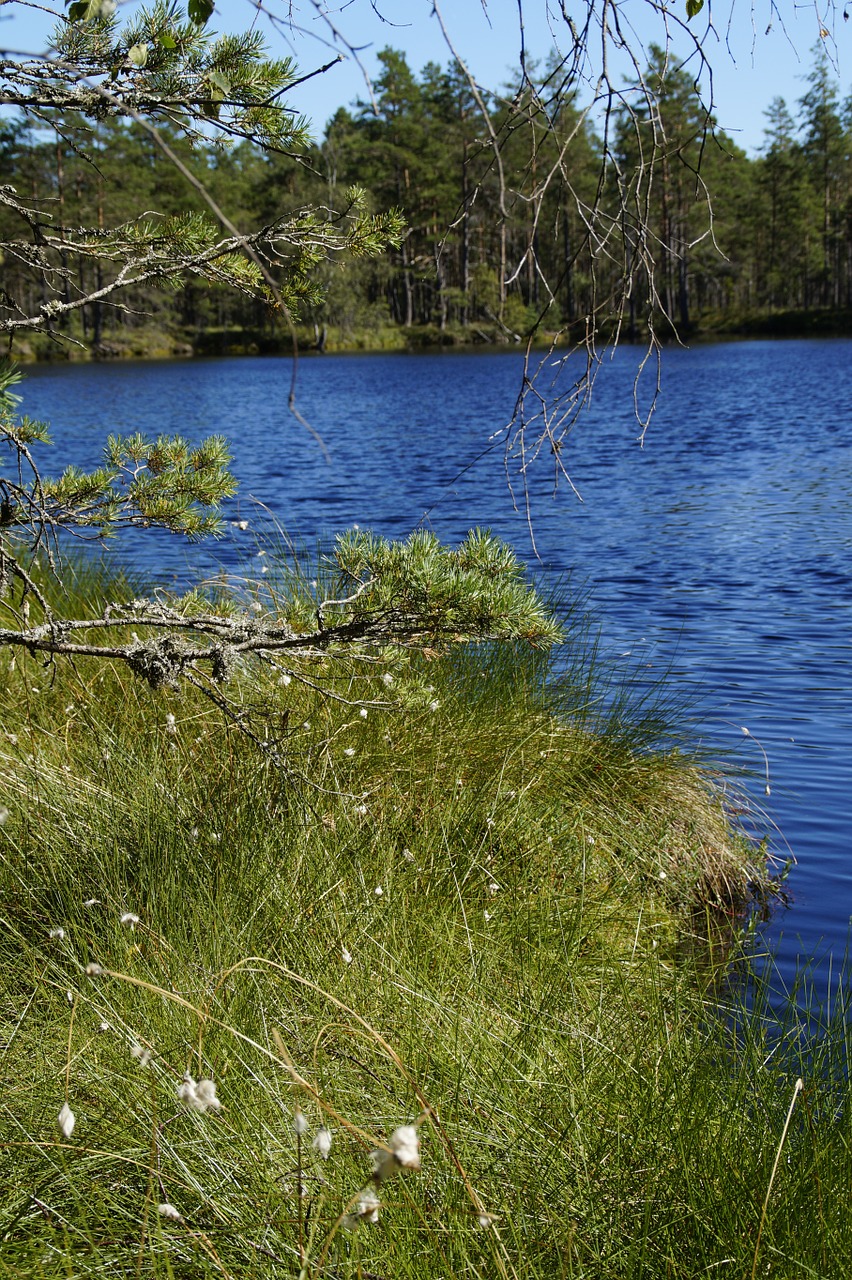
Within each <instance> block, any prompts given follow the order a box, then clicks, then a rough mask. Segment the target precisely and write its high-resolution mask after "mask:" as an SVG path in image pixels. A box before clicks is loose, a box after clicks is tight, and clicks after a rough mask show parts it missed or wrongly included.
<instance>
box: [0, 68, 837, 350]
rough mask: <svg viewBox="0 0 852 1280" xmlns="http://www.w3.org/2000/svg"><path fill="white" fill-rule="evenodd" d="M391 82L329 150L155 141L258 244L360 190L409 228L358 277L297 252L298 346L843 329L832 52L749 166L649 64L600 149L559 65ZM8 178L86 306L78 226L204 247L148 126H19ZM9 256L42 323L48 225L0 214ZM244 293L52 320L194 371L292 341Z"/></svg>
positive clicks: (164, 292) (695, 101)
mask: <svg viewBox="0 0 852 1280" xmlns="http://www.w3.org/2000/svg"><path fill="white" fill-rule="evenodd" d="M380 64H381V73H380V74H379V76H378V77H377V78H376V80H375V82H374V85H373V89H374V94H373V101H370V102H366V101H364V102H361V101H359V102H356V103H355V104H353V106H352V108H351V109H349V110H347V109H340V110H338V111H337V113H336V114H335V115H334V117H333V118H332V119H331V121H330V122H329V124H328V126H327V128H326V131H325V135H324V137H323V138H322V141H321V142H319V143H313V144H311V145H310V146H308V147H307V148H306V149H305V150H302V149H299V151H298V154H296V153H295V151H291V152H290V153H287V151H286V150H277V151H276V150H275V149H269V150H261V149H259V148H257V147H255V146H253V145H252V144H251V143H249V142H244V141H243V142H239V143H238V144H231V145H227V144H226V145H224V146H223V145H222V144H221V143H218V144H214V143H213V142H212V141H211V142H210V143H209V144H207V143H206V142H205V141H204V140H203V139H202V140H201V141H198V140H196V141H195V142H194V143H191V142H190V141H188V140H187V139H186V138H185V137H184V136H183V135H182V134H181V132H180V130H179V128H178V127H174V128H173V129H172V130H171V131H170V130H169V126H168V125H166V126H163V129H162V130H161V132H163V131H165V133H166V135H167V137H168V141H169V145H170V146H171V147H172V149H173V150H174V151H175V153H176V154H177V155H178V156H179V158H180V159H181V160H182V162H183V164H184V165H185V166H186V167H187V168H188V169H189V170H191V172H192V174H193V175H194V176H195V177H196V178H197V179H198V180H199V181H200V182H201V183H203V184H204V186H205V187H206V189H207V191H208V192H209V193H210V195H212V197H213V198H214V200H215V201H217V202H218V203H219V204H221V206H222V207H223V208H225V209H227V211H228V216H229V217H230V218H231V219H232V221H233V223H234V224H236V225H237V226H238V227H240V229H241V230H243V231H244V232H246V231H249V230H252V229H257V228H261V227H264V226H268V225H269V224H271V223H272V222H274V221H275V219H276V218H280V217H281V215H282V211H283V212H284V213H285V214H288V215H290V216H291V217H292V218H293V219H295V220H296V222H297V223H298V222H299V220H302V222H303V223H304V220H305V219H314V220H317V219H319V220H320V221H323V220H324V221H325V223H326V224H327V225H326V230H328V228H329V227H332V226H334V225H335V224H337V223H338V222H339V221H340V220H341V219H342V218H343V217H344V216H345V215H346V212H347V210H348V209H351V207H352V203H353V198H356V199H357V196H356V194H355V193H356V192H362V193H364V196H365V199H366V202H367V207H368V208H370V209H373V210H376V211H389V210H397V211H399V213H401V215H402V218H403V220H404V224H405V229H404V232H403V233H402V234H401V236H400V237H399V242H398V244H396V245H392V246H391V247H389V248H387V249H386V251H385V252H383V253H382V254H380V255H378V256H370V254H368V253H365V254H363V255H360V256H359V254H358V253H357V245H356V246H355V250H356V251H355V252H354V253H352V254H348V255H347V256H346V258H345V260H343V259H342V258H341V259H340V260H335V259H334V258H333V257H332V256H330V255H328V254H326V253H324V252H322V251H320V252H318V253H317V255H316V257H315V258H313V259H311V261H310V262H309V263H308V264H307V268H306V269H304V270H302V269H301V267H299V266H297V267H296V269H295V270H294V264H293V259H292V257H290V258H288V257H287V254H286V248H285V250H284V252H283V253H282V254H281V256H280V260H279V262H278V271H279V273H280V278H281V279H282V281H284V280H286V282H287V290H288V295H287V296H288V306H289V307H290V308H291V310H292V315H293V319H294V320H295V321H296V323H297V326H298V332H299V337H300V341H301V342H302V343H303V345H306V346H311V345H315V346H319V347H320V348H322V347H324V346H325V345H326V343H328V345H329V346H330V347H332V346H339V347H345V346H350V347H358V346H362V347H364V346H368V347H369V346H374V347H376V346H394V345H407V346H425V345H431V344H438V345H440V344H452V343H455V342H495V341H497V342H500V341H503V342H506V341H519V340H520V339H522V338H525V337H527V336H528V335H530V334H534V333H537V334H541V335H542V337H545V338H548V339H552V338H553V337H554V336H555V335H556V336H558V335H565V336H566V337H567V338H570V339H572V340H576V339H577V338H578V337H581V336H582V333H583V330H584V328H588V327H589V326H590V325H594V326H597V327H599V328H600V331H601V332H602V334H603V335H604V336H606V335H607V328H608V329H609V331H610V332H614V330H615V327H616V326H617V327H618V330H619V334H620V336H621V338H627V339H628V340H639V339H642V340H644V339H645V337H646V336H647V334H648V333H649V332H651V331H652V332H653V333H654V334H655V335H656V337H657V338H658V339H659V340H662V341H665V340H666V338H667V337H671V336H673V334H674V333H675V332H677V333H678V334H680V335H681V336H689V335H693V334H696V333H701V332H707V333H714V332H737V331H743V332H754V331H763V332H779V333H783V332H806V333H807V332H845V331H848V328H849V323H850V313H851V312H852V93H851V94H849V95H848V96H847V97H846V98H845V100H844V99H842V97H841V94H840V92H839V89H838V81H837V79H836V77H835V75H834V71H833V68H832V66H831V64H830V62H829V60H828V58H827V56H826V54H825V51H824V50H823V49H822V48H817V49H816V50H814V54H813V59H812V66H811V70H810V72H809V73H808V74H807V75H806V76H803V90H804V91H803V94H802V96H801V97H800V98H799V99H798V101H797V102H795V103H793V104H792V105H790V104H788V103H787V102H785V101H784V99H782V98H776V99H774V100H773V101H772V102H771V103H770V104H769V105H768V106H767V108H766V109H765V111H764V113H763V114H764V117H765V121H766V124H765V130H764V140H763V144H762V146H761V148H760V150H759V153H758V155H756V156H755V157H749V156H747V155H746V154H745V152H744V151H743V150H742V149H741V148H739V147H738V146H737V145H736V143H735V142H734V141H733V140H732V139H731V138H730V137H728V136H726V135H725V133H724V132H722V131H721V130H720V129H718V128H717V126H716V123H715V120H714V118H713V116H712V115H710V114H708V112H707V111H706V109H705V107H704V106H703V104H702V99H701V96H700V92H699V90H698V88H697V86H696V85H695V83H694V82H693V79H692V77H691V75H690V74H689V73H688V72H687V71H686V70H684V69H683V68H678V67H677V66H676V65H675V64H674V63H673V62H672V61H671V60H670V59H669V60H667V59H666V57H665V55H664V53H663V51H662V50H661V49H658V48H655V47H652V48H651V51H650V65H649V66H648V69H647V72H646V78H647V80H648V82H649V83H651V84H652V85H653V86H654V88H655V89H656V90H658V91H659V94H658V99H657V102H658V108H657V109H658V112H659V118H656V119H655V118H652V116H651V114H650V113H649V112H648V110H647V109H643V107H642V105H641V104H640V106H639V107H636V106H634V105H631V104H629V103H627V102H626V101H625V103H624V104H622V106H621V107H620V108H619V109H618V111H617V112H616V116H617V119H616V125H615V128H614V130H611V131H610V134H609V144H608V145H607V146H606V147H604V145H603V143H602V141H601V139H600V137H599V136H598V134H597V133H596V131H595V127H594V124H593V117H592V113H590V112H586V111H584V110H583V109H582V104H581V103H580V102H579V101H578V100H577V99H576V98H572V96H571V95H570V94H566V93H565V86H564V84H563V83H562V77H563V76H564V72H563V71H561V70H560V66H561V64H560V63H559V62H558V61H557V60H555V59H554V64H553V66H552V67H548V66H543V67H539V69H538V71H537V72H535V73H534V74H533V75H531V76H529V75H528V76H527V78H526V79H525V80H524V81H519V82H518V86H517V88H516V89H513V87H512V86H511V85H510V86H508V87H503V88H502V89H501V90H500V91H499V92H497V91H495V92H491V93H486V92H485V91H480V90H477V89H476V87H475V86H473V85H472V84H471V82H470V81H469V80H468V79H467V78H466V77H465V76H464V74H463V73H462V72H461V71H460V70H459V68H458V67H456V66H450V67H447V68H442V67H440V66H438V65H437V64H435V63H430V64H427V65H426V66H425V67H424V68H423V69H422V71H421V72H420V73H419V74H417V73H415V72H414V71H413V70H412V68H411V67H410V65H409V63H408V61H407V60H406V57H405V56H404V55H403V54H402V53H400V52H397V51H395V50H393V49H390V48H388V49H385V50H384V51H383V52H382V53H381V55H380ZM527 70H529V69H527ZM619 112H620V114H619ZM661 137H662V138H664V139H665V146H664V147H663V148H662V150H661V152H660V153H659V154H655V155H654V157H653V160H652V161H651V162H648V160H647V155H648V154H650V153H651V152H652V147H651V143H652V141H657V140H658V139H659V138H661ZM0 163H2V170H3V173H4V180H5V181H6V182H7V183H9V184H11V186H13V187H14V188H15V190H16V192H17V198H18V199H19V200H20V201H21V202H23V204H26V199H27V195H28V193H31V192H32V193H35V192H37V191H39V192H44V191H45V190H46V189H47V190H49V191H50V192H52V212H51V215H50V216H51V219H52V228H53V230H54V232H55V233H58V235H59V238H60V241H61V240H62V237H63V236H67V242H68V245H67V252H66V250H65V249H64V248H63V246H62V245H61V244H60V249H59V256H60V258H64V259H67V261H66V262H64V264H63V265H65V266H66V268H67V265H68V262H70V261H71V260H72V259H73V272H76V275H77V283H78V285H79V291H80V293H81V294H88V295H91V294H93V293H97V291H98V290H99V289H100V288H101V286H102V285H103V283H104V282H105V280H107V278H108V277H109V273H110V271H113V272H118V271H119V269H120V262H119V260H118V259H117V258H116V260H115V262H114V264H113V265H112V266H111V265H110V262H109V261H105V260H104V257H103V256H102V255H96V254H86V253H80V252H79V245H75V244H74V243H73V241H74V235H73V231H72V230H71V229H73V228H74V227H84V226H85V227H89V228H92V227H97V228H109V227H116V226H121V225H122V224H126V225H127V226H128V228H129V227H131V226H132V225H135V223H134V220H137V219H138V212H139V210H140V209H153V208H157V209H158V210H159V211H160V213H161V214H165V215H167V216H168V215H170V214H171V215H174V216H175V217H178V218H181V219H184V220H185V222H186V227H187V228H188V233H189V235H190V238H191V220H192V216H193V213H194V212H198V213H200V212H201V211H202V210H203V209H204V202H203V200H202V197H201V195H200V194H199V193H198V192H196V191H193V190H192V189H191V188H190V187H188V185H187V183H186V181H185V179H184V177H183V176H182V175H181V174H180V173H179V172H178V171H177V170H175V169H174V168H169V167H167V166H164V165H163V164H162V163H161V157H160V155H159V152H158V149H157V147H156V145H155V142H154V141H153V140H152V138H151V136H150V133H149V132H148V131H146V129H145V128H143V127H142V126H141V125H140V124H137V123H135V122H133V121H130V122H126V121H122V120H120V119H117V118H115V117H110V116H109V115H105V117H104V118H103V119H100V120H97V121H95V122H92V121H86V120H82V119H81V118H80V117H79V116H77V117H71V116H69V117H68V118H67V119H65V120H64V121H60V122H58V123H56V122H54V129H51V130H47V129H46V128H45V127H43V126H42V125H41V124H40V123H39V122H38V121H37V120H35V121H34V120H33V119H32V117H30V119H29V120H28V121H23V120H17V121H15V120H11V119H6V120H5V121H3V122H2V124H0ZM557 170H558V173H559V175H560V179H561V180H560V181H554V180H553V177H554V174H556V172H557ZM608 209H609V210H611V212H609V213H608ZM631 210H632V211H633V213H634V214H635V216H631ZM320 230H322V229H320ZM16 237H17V241H18V243H19V245H20V246H21V247H20V249H19V251H16V252H14V253H9V252H8V251H7V253H6V260H5V261H4V263H3V291H4V292H3V297H2V298H0V302H2V304H3V306H4V307H8V305H9V300H10V298H14V299H15V304H16V306H18V307H20V308H22V309H23V311H25V312H27V313H30V311H31V310H32V309H33V308H36V309H37V308H38V306H39V304H40V303H43V301H44V298H43V296H41V295H42V294H43V291H44V288H45V284H44V277H43V274H42V272H41V271H40V269H39V263H38V253H39V250H38V238H39V229H38V224H37V222H34V221H33V220H30V222H29V225H27V220H26V218H24V219H22V217H21V214H20V212H19V207H16V206H14V204H12V205H10V204H2V205H0V239H2V240H3V241H4V242H6V243H14V242H15V241H16ZM321 238H322V237H321V235H319V234H318V236H317V240H318V243H319V241H320V240H321ZM28 242H29V244H28ZM351 247H352V246H350V248H351ZM308 268H309V269H308ZM73 272H69V271H68V270H66V272H65V285H64V288H65V290H66V291H67V290H68V289H69V287H70V286H69V276H70V275H71V274H73ZM628 277H632V278H633V279H634V287H633V288H632V289H630V290H627V291H626V296H625V297H624V298H623V300H622V301H621V303H620V307H618V308H616V310H615V314H613V310H612V308H611V307H609V308H607V307H606V306H605V305H604V302H603V300H605V299H611V298H613V297H615V296H617V293H618V287H619V284H620V282H621V281H623V280H624V279H626V278H628ZM232 284H233V281H230V280H229V281H228V282H227V284H223V285H222V286H218V285H216V283H215V282H214V283H213V284H212V285H211V283H210V281H209V279H195V280H192V279H190V281H189V282H187V281H186V279H185V278H184V279H180V280H178V279H175V281H174V282H173V283H172V284H171V285H169V284H168V283H167V284H166V286H165V287H164V286H163V282H162V281H160V282H158V283H157V284H156V285H149V286H147V287H146V286H141V287H137V288H136V289H134V290H132V291H131V292H130V295H129V305H128V307H127V308H124V309H122V308H116V307H115V306H113V305H111V304H110V303H109V301H108V300H107V301H103V302H102V301H98V300H97V299H95V300H93V301H91V302H89V303H87V304H86V305H85V306H83V307H81V308H80V310H79V311H78V312H76V313H74V314H72V315H68V316H64V317H63V318H62V319H61V320H58V321H57V323H56V325H55V330H56V335H57V337H58V336H62V337H65V338H67V337H72V338H76V339H77V341H78V343H80V344H81V345H82V347H83V348H87V349H90V350H93V351H94V352H95V354H100V355H102V356H109V355H111V354H116V355H117V354H123V353H125V352H129V353H131V354H140V353H143V354H144V353H145V352H146V347H145V340H144V338H143V336H142V335H144V334H148V335H149V336H150V335H151V334H152V333H155V334H156V335H158V340H159V341H160V342H162V341H163V339H164V335H167V339H166V340H167V341H168V342H169V343H171V345H172V347H173V348H174V349H176V350H181V349H184V350H185V351H186V353H189V352H190V351H195V352H201V353H204V352H205V351H210V350H216V349H219V345H220V344H221V343H223V342H229V341H233V339H234V337H235V335H244V336H246V337H247V343H248V340H249V339H250V340H251V342H252V343H253V344H254V345H253V346H252V347H251V349H262V350H270V349H276V347H277V346H281V345H282V344H283V343H286V342H288V341H289V340H290V339H289V337H288V334H287V330H286V326H285V327H283V328H282V326H281V324H280V323H279V317H276V315H275V311H276V307H275V306H270V305H268V304H267V303H265V302H264V301H263V299H258V297H257V296H256V293H255V295H254V296H252V295H251V294H250V293H249V292H248V291H246V292H245V293H244V294H242V295H241V294H240V293H239V292H238V291H237V292H235V291H234V290H233V288H232V287H231V285H232ZM40 291H41V293H40ZM134 342H135V343H136V345H135V346H134ZM52 351H53V352H55V354H57V355H59V354H60V351H61V354H63V355H64V354H65V353H66V352H67V345H64V344H63V345H61V346H60V344H57V343H55V342H51V341H50V340H49V339H45V338H44V337H43V336H40V337H39V338H38V339H35V340H33V339H31V338H26V339H24V340H19V341H18V342H17V343H16V349H15V354H17V355H18V356H19V357H21V358H26V357H27V356H28V355H33V354H37V355H42V356H43V355H49V354H51V352H52Z"/></svg>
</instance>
